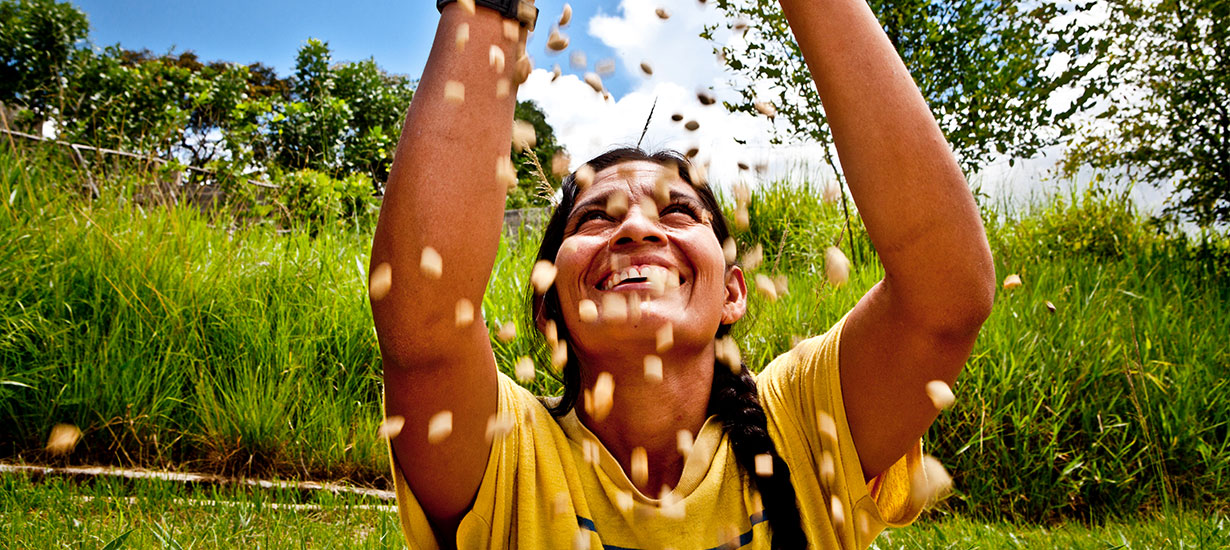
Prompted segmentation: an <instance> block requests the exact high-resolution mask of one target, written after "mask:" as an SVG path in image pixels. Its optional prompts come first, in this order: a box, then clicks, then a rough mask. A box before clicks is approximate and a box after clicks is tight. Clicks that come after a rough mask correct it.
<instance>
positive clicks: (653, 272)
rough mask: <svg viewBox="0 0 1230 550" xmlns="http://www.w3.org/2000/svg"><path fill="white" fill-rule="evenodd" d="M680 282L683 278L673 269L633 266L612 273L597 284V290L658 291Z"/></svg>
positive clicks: (657, 266) (655, 266) (658, 266)
mask: <svg viewBox="0 0 1230 550" xmlns="http://www.w3.org/2000/svg"><path fill="white" fill-rule="evenodd" d="M672 282H673V284H672ZM682 282H683V277H681V276H680V275H679V272H678V271H676V270H674V269H668V268H665V267H662V266H660V265H633V266H628V267H625V268H622V269H618V270H615V271H614V272H612V273H611V274H610V275H608V276H607V277H606V278H605V279H603V280H602V282H601V283H599V284H598V289H599V290H603V291H609V290H618V289H624V288H626V289H628V290H636V289H646V288H648V289H650V290H655V291H659V290H665V289H667V288H668V287H675V286H678V285H679V284H680V283H682Z"/></svg>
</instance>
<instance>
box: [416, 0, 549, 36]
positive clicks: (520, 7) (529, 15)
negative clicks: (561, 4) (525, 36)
mask: <svg viewBox="0 0 1230 550" xmlns="http://www.w3.org/2000/svg"><path fill="white" fill-rule="evenodd" d="M456 1H457V0H436V9H437V10H440V13H444V6H447V5H449V4H451V3H453V2H456ZM474 5H475V6H480V7H484V8H490V9H493V10H495V11H497V12H500V15H503V16H504V17H505V18H507V19H516V20H517V21H519V22H520V23H521V26H522V27H525V28H526V29H528V30H529V31H531V32H533V30H534V24H535V23H537V22H538V8H536V7H534V1H533V0H474Z"/></svg>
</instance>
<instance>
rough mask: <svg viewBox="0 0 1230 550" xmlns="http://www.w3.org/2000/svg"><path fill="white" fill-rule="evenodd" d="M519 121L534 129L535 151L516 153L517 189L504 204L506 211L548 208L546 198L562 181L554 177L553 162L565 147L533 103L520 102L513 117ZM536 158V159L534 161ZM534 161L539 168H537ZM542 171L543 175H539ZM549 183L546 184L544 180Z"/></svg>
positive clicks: (527, 150) (513, 157)
mask: <svg viewBox="0 0 1230 550" xmlns="http://www.w3.org/2000/svg"><path fill="white" fill-rule="evenodd" d="M514 116H515V118H516V119H517V120H523V121H525V122H528V123H530V125H531V126H533V127H534V134H535V138H536V142H535V145H534V147H533V148H531V149H526V150H524V151H519V152H518V151H516V150H514V151H513V153H512V161H513V165H514V166H516V167H517V189H515V190H513V191H511V192H510V193H509V194H508V199H507V200H506V201H505V203H504V204H505V207H507V208H525V207H528V206H547V205H548V204H550V200H549V199H548V198H547V196H549V195H550V194H551V193H552V192H554V190H555V189H558V188H559V185H560V178H559V177H557V176H556V175H555V174H553V173H551V159H552V158H554V157H555V155H556V154H557V153H560V152H562V151H563V150H564V147H563V146H561V145H560V144H559V142H558V141H556V138H555V130H554V129H552V128H551V125H550V124H547V116H546V115H545V114H543V112H542V110H541V109H539V108H538V104H536V103H534V102H533V101H518V102H517V108H516V111H515V114H514ZM531 155H533V159H531ZM534 160H537V161H538V165H537V166H535V165H534ZM539 168H541V169H542V172H539ZM544 177H545V178H546V181H543V178H544Z"/></svg>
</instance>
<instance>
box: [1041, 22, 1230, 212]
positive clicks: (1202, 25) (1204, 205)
mask: <svg viewBox="0 0 1230 550" xmlns="http://www.w3.org/2000/svg"><path fill="white" fill-rule="evenodd" d="M1107 11H1108V17H1107V19H1106V24H1105V32H1106V33H1107V34H1108V36H1110V37H1112V40H1110V41H1108V42H1107V44H1106V45H1105V55H1104V57H1105V58H1106V59H1107V65H1106V67H1107V71H1106V75H1107V76H1106V81H1107V82H1106V84H1104V86H1105V87H1107V88H1109V89H1112V90H1114V91H1113V92H1112V93H1111V94H1110V97H1109V98H1108V101H1107V102H1106V109H1105V111H1103V112H1101V113H1100V114H1099V115H1098V116H1097V117H1096V118H1095V119H1093V121H1092V122H1091V123H1090V124H1089V125H1088V126H1087V127H1086V133H1085V134H1084V135H1083V136H1082V137H1081V138H1080V139H1078V140H1074V142H1073V147H1071V149H1070V150H1069V154H1068V156H1067V158H1066V159H1065V162H1064V165H1063V168H1064V172H1066V173H1067V174H1069V175H1071V174H1074V173H1076V172H1077V171H1078V170H1079V169H1080V168H1081V167H1082V166H1093V167H1095V168H1100V169H1118V170H1121V171H1122V172H1123V173H1124V174H1126V175H1127V177H1129V178H1130V179H1132V180H1134V181H1142V182H1150V183H1154V184H1164V183H1168V182H1169V183H1173V184H1174V195H1173V196H1172V200H1173V202H1172V203H1171V204H1170V205H1169V206H1168V208H1167V210H1168V212H1169V213H1170V214H1172V215H1180V216H1185V217H1188V218H1190V219H1192V220H1194V221H1196V222H1197V223H1199V224H1201V225H1207V224H1211V223H1216V222H1220V223H1226V222H1230V26H1228V25H1227V21H1230V2H1226V1H1225V0H1160V1H1149V2H1142V1H1140V0H1110V1H1109V2H1107Z"/></svg>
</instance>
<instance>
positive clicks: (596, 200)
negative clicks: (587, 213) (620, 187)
mask: <svg viewBox="0 0 1230 550" xmlns="http://www.w3.org/2000/svg"><path fill="white" fill-rule="evenodd" d="M610 194H611V192H610V191H607V192H605V193H602V194H599V195H594V196H592V197H590V198H588V199H585V200H584V201H581V202H579V203H577V204H576V205H575V206H573V207H572V212H569V213H568V217H569V218H572V217H573V216H575V215H576V214H577V212H581V211H584V210H587V209H589V208H591V207H593V206H595V205H602V206H603V207H604V208H605V207H606V201H607V197H608V196H609V195H610Z"/></svg>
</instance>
